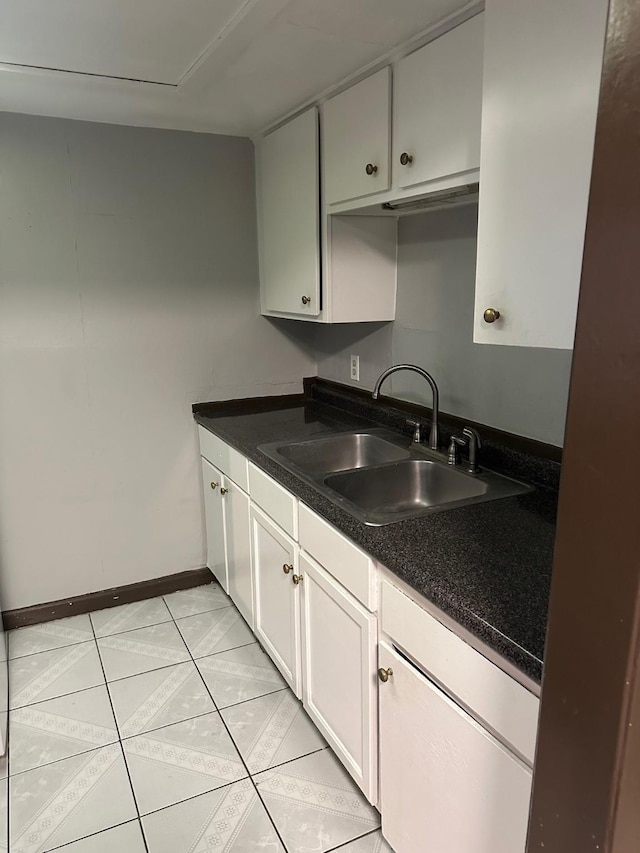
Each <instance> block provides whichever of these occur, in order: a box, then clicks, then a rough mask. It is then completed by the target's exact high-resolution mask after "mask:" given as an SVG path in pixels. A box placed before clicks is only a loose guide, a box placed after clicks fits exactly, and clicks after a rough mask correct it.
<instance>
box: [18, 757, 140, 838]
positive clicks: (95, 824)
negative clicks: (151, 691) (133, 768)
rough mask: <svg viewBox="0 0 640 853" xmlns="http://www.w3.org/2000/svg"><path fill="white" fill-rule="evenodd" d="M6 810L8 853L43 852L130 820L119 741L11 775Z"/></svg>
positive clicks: (131, 809) (129, 795)
mask: <svg viewBox="0 0 640 853" xmlns="http://www.w3.org/2000/svg"><path fill="white" fill-rule="evenodd" d="M9 812H10V818H9V822H10V829H11V853H44V851H47V850H52V849H54V848H56V847H59V846H61V845H63V844H67V843H69V842H71V841H77V840H78V839H80V838H84V837H85V836H87V835H92V834H93V833H96V832H100V831H101V830H103V829H108V828H110V827H112V826H116V825H117V824H119V823H125V822H126V821H129V820H134V819H135V818H136V817H137V815H136V807H135V803H134V800H133V795H132V793H131V786H130V785H129V779H128V777H127V770H126V767H125V764H124V760H123V758H122V750H121V748H120V745H119V744H113V745H112V746H104V747H102V748H101V749H96V750H94V751H93V752H86V753H83V754H82V755H74V756H73V757H72V758H65V759H63V760H62V761H56V762H55V763H54V764H48V765H47V766H46V767H38V768H37V769H35V770H28V771H27V772H26V773H20V774H19V775H18V776H12V777H11V778H10V780H9Z"/></svg>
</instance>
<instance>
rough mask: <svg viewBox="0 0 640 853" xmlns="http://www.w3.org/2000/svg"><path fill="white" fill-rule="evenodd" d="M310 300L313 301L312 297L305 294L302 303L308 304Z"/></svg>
mask: <svg viewBox="0 0 640 853" xmlns="http://www.w3.org/2000/svg"><path fill="white" fill-rule="evenodd" d="M310 302H311V297H310V296H303V297H302V304H303V305H308V304H309V303H310Z"/></svg>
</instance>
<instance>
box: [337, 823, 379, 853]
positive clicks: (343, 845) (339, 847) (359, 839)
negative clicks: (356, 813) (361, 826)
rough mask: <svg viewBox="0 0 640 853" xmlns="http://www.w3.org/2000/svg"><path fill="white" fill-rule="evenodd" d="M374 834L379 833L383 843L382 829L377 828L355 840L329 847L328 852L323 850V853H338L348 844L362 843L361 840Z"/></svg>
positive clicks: (358, 836)
mask: <svg viewBox="0 0 640 853" xmlns="http://www.w3.org/2000/svg"><path fill="white" fill-rule="evenodd" d="M376 832H379V833H380V837H381V838H382V839H383V841H384V842H385V843H388V842H387V839H386V838H385V837H384V835H382V828H381V827H377V828H376V829H370V830H368V831H367V832H365V833H363V834H362V835H357V836H356V837H355V838H351V839H350V840H349V841H344V842H343V843H342V844H338V846H337V847H331V848H330V849H329V850H325V851H324V853H340V851H341V850H344V848H345V847H347V846H348V845H349V844H354V843H355V842H356V841H362V839H363V838H368V837H369V836H370V835H375V833H376Z"/></svg>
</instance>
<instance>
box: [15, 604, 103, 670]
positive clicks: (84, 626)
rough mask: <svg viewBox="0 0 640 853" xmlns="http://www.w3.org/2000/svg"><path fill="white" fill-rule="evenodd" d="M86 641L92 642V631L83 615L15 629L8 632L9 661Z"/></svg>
mask: <svg viewBox="0 0 640 853" xmlns="http://www.w3.org/2000/svg"><path fill="white" fill-rule="evenodd" d="M87 640H93V631H92V630H91V621H90V619H89V617H88V616H84V615H83V616H69V617H68V618H67V619H56V620H55V621H53V622H45V623H44V624H42V625H31V626H29V627H28V628H17V629H16V630H15V631H10V632H9V659H10V660H11V659H12V658H22V657H25V656H26V655H35V654H37V653H38V652H47V651H49V650H50V649H61V648H63V647H64V646H73V645H75V643H86V642H87Z"/></svg>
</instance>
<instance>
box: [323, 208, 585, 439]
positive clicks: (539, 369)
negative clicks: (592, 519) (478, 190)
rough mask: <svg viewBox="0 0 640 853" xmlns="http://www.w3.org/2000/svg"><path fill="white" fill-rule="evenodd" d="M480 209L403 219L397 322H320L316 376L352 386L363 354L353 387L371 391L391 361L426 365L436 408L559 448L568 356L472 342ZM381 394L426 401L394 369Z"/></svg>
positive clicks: (420, 386)
mask: <svg viewBox="0 0 640 853" xmlns="http://www.w3.org/2000/svg"><path fill="white" fill-rule="evenodd" d="M476 232H477V207H476V206H468V207H460V208H456V209H454V210H447V211H441V212H432V213H425V214H421V215H419V216H408V217H405V218H404V219H402V220H401V221H400V226H399V249H398V307H397V318H396V321H395V322H394V323H387V324H381V325H379V326H375V327H372V326H370V325H363V326H357V325H348V326H334V327H322V328H320V329H319V330H318V337H317V348H318V372H319V375H320V376H323V377H325V378H327V379H334V380H336V381H339V382H347V383H349V382H350V380H349V355H350V354H351V353H357V354H359V355H360V365H361V366H360V379H361V381H360V386H364V387H366V388H371V387H373V383H374V381H375V378H376V376H377V375H378V374H379V373H380V372H381V371H382V370H383V369H384V368H385V367H388V366H389V365H390V364H394V363H398V362H410V363H414V364H419V365H421V366H422V367H424V368H426V369H427V370H429V371H430V372H431V373H432V374H433V375H434V377H435V378H436V380H437V382H438V385H439V387H440V391H441V407H442V409H443V411H446V412H450V413H451V414H455V415H460V416H461V417H467V418H469V419H470V420H475V421H479V422H480V423H484V424H488V425H490V426H494V427H497V428H499V429H503V430H507V431H509V432H513V433H517V434H519V435H524V436H528V437H530V438H535V439H538V440H540V441H545V442H549V443H551V444H556V445H561V444H562V442H563V435H564V422H565V413H566V407H567V393H568V387H569V374H570V369H571V355H572V354H571V352H568V351H566V350H551V349H527V348H523V347H504V346H487V345H480V344H474V343H473V305H474V287H475V257H476ZM386 390H387V393H392V394H393V395H394V396H397V397H400V398H402V399H406V400H413V401H417V402H422V403H427V404H428V405H430V396H429V390H428V387H427V385H426V383H424V381H423V380H421V379H420V378H419V377H412V376H411V375H410V374H399V375H398V376H397V377H393V378H392V380H390V384H389V385H388V386H386Z"/></svg>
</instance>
